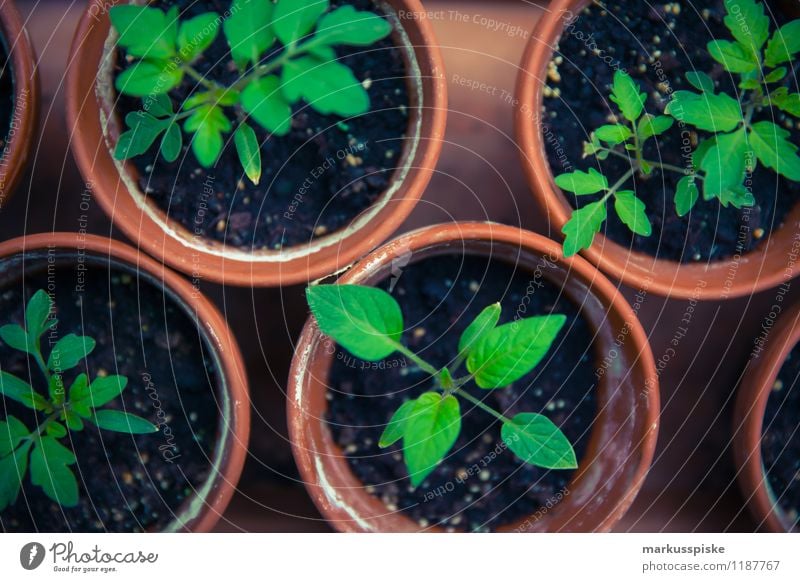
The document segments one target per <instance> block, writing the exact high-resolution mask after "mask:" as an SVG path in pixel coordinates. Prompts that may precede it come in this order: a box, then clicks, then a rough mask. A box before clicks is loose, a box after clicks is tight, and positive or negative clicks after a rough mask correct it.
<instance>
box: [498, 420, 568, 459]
mask: <svg viewBox="0 0 800 582" xmlns="http://www.w3.org/2000/svg"><path fill="white" fill-rule="evenodd" d="M500 435H501V436H502V438H503V441H505V443H506V444H507V445H508V448H509V449H511V450H512V451H513V452H514V454H515V455H517V456H518V457H519V458H520V459H522V460H523V461H525V462H526V463H528V464H530V465H536V466H537V467H542V468H545V469H576V468H577V467H578V460H577V458H576V457H575V450H574V449H573V448H572V445H571V444H570V442H569V440H568V439H567V437H566V435H565V434H564V433H563V432H562V431H561V429H560V428H558V427H557V426H556V425H555V424H553V422H552V421H551V420H550V419H548V418H547V417H545V416H542V415H541V414H536V413H533V412H523V413H520V414H517V415H516V416H514V418H512V419H511V421H510V422H504V423H503V427H502V428H501V429H500Z"/></svg>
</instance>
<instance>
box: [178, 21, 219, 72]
mask: <svg viewBox="0 0 800 582" xmlns="http://www.w3.org/2000/svg"><path fill="white" fill-rule="evenodd" d="M221 22H222V17H221V16H220V15H219V14H217V13H216V12H206V13H204V14H200V15H198V16H195V17H193V18H190V19H188V20H184V21H183V22H181V25H180V28H179V29H178V53H179V54H180V57H181V58H182V59H183V60H184V61H186V62H191V61H193V60H194V59H195V58H197V57H198V56H199V55H200V54H202V52H203V51H204V50H206V49H207V48H208V47H209V46H211V43H212V42H214V39H215V38H217V33H219V26H220V24H221Z"/></svg>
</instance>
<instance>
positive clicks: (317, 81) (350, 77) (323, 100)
mask: <svg viewBox="0 0 800 582" xmlns="http://www.w3.org/2000/svg"><path fill="white" fill-rule="evenodd" d="M281 83H282V89H283V94H284V96H285V97H286V99H287V100H288V101H289V102H290V103H294V102H295V101H297V100H298V99H299V98H302V99H305V100H306V101H307V102H308V104H309V105H311V107H313V108H314V109H315V110H317V111H318V112H320V113H322V114H323V115H331V114H333V115H339V116H341V117H350V116H354V115H361V114H363V113H366V112H367V111H369V107H370V100H369V95H368V94H367V91H366V89H364V87H363V86H362V85H361V82H360V81H359V80H358V79H356V77H355V75H354V74H353V71H351V70H350V69H349V68H348V67H346V66H345V65H343V64H341V63H339V62H337V61H318V60H317V59H315V58H311V57H303V58H299V59H295V60H292V61H290V62H289V63H287V64H286V65H285V66H284V67H283V71H282V77H281Z"/></svg>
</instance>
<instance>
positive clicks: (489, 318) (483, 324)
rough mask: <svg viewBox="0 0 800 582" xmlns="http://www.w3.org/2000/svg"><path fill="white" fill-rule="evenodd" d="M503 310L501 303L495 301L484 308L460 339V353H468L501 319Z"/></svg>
mask: <svg viewBox="0 0 800 582" xmlns="http://www.w3.org/2000/svg"><path fill="white" fill-rule="evenodd" d="M501 312H502V308H501V307H500V304H499V303H494V304H492V305H490V306H489V307H486V308H485V309H483V311H481V312H480V313H479V314H478V316H477V317H476V318H475V319H474V320H472V322H471V323H470V324H469V325H468V326H467V328H466V329H465V330H464V332H463V333H462V334H461V338H460V339H459V340H458V351H459V355H464V354H467V353H468V352H469V350H471V349H472V348H473V347H474V346H475V345H476V344H477V343H478V342H479V341H480V340H481V339H482V338H483V337H484V336H485V335H486V334H487V333H489V332H490V331H492V330H493V329H494V328H495V326H496V325H497V322H498V321H500V313H501Z"/></svg>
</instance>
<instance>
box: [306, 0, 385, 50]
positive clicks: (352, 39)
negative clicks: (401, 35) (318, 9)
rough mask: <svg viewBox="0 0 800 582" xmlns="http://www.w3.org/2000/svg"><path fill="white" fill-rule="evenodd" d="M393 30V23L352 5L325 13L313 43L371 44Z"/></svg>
mask: <svg viewBox="0 0 800 582" xmlns="http://www.w3.org/2000/svg"><path fill="white" fill-rule="evenodd" d="M391 32H392V25H391V24H389V22H388V21H387V20H386V19H385V18H382V17H380V16H378V15H377V14H374V13H372V12H368V11H362V10H356V9H355V7H353V6H351V5H349V4H348V5H345V6H340V7H339V8H337V9H335V10H333V11H332V12H329V13H328V14H325V15H324V16H323V17H322V18H321V19H320V21H319V24H318V25H317V31H316V34H315V35H314V40H313V41H312V42H313V43H315V44H316V43H320V44H324V45H333V44H336V45H351V46H369V45H371V44H373V43H375V42H377V41H379V40H381V39H383V38H386V37H387V36H388V35H389V33H391Z"/></svg>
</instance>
